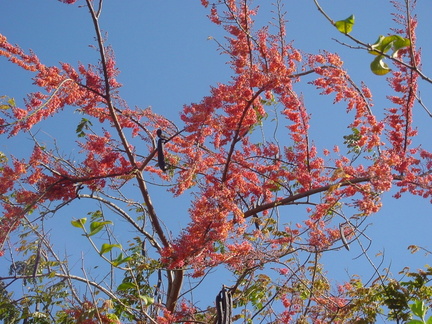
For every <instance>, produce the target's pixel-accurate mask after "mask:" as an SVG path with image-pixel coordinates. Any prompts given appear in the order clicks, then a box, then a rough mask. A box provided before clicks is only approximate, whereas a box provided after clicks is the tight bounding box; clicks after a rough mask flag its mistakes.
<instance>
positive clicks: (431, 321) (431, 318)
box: [426, 316, 432, 324]
mask: <svg viewBox="0 0 432 324" xmlns="http://www.w3.org/2000/svg"><path fill="white" fill-rule="evenodd" d="M426 324H432V316H431V317H429V318H428V319H427V321H426Z"/></svg>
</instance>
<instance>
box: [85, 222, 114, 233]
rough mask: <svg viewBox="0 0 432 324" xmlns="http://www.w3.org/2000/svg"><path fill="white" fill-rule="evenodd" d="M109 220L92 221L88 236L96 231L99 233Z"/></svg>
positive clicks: (108, 223) (109, 223)
mask: <svg viewBox="0 0 432 324" xmlns="http://www.w3.org/2000/svg"><path fill="white" fill-rule="evenodd" d="M111 224H112V222H111V221H104V222H93V223H91V224H90V233H89V236H93V235H95V234H97V233H99V232H100V231H101V230H102V229H103V228H104V226H105V225H111Z"/></svg>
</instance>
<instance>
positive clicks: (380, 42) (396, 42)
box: [369, 35, 411, 57]
mask: <svg viewBox="0 0 432 324" xmlns="http://www.w3.org/2000/svg"><path fill="white" fill-rule="evenodd" d="M410 44H411V42H410V40H409V39H407V38H404V37H402V36H399V35H391V36H382V35H380V36H379V37H378V39H377V41H376V42H375V43H374V44H372V45H371V48H372V50H371V51H369V53H370V54H372V55H382V53H387V52H388V51H389V50H390V49H393V54H392V56H393V57H395V56H396V53H397V51H398V50H400V49H401V48H404V47H407V46H410Z"/></svg>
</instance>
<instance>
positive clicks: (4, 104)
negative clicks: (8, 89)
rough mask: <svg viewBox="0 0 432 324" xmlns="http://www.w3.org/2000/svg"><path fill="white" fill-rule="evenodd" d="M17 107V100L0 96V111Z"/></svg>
mask: <svg viewBox="0 0 432 324" xmlns="http://www.w3.org/2000/svg"><path fill="white" fill-rule="evenodd" d="M15 106H16V103H15V99H14V98H9V97H8V96H0V109H1V110H7V109H11V108H13V107H15Z"/></svg>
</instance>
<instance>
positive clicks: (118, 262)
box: [111, 253, 132, 267]
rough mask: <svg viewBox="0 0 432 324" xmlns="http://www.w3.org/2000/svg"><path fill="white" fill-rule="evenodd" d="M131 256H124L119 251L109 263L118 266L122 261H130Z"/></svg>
mask: <svg viewBox="0 0 432 324" xmlns="http://www.w3.org/2000/svg"><path fill="white" fill-rule="evenodd" d="M131 259H132V258H131V257H129V256H128V257H124V256H123V253H120V254H119V255H118V256H117V258H115V259H114V260H112V261H111V264H112V265H113V266H114V267H118V266H119V265H120V264H122V263H125V262H128V261H130V260H131Z"/></svg>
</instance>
